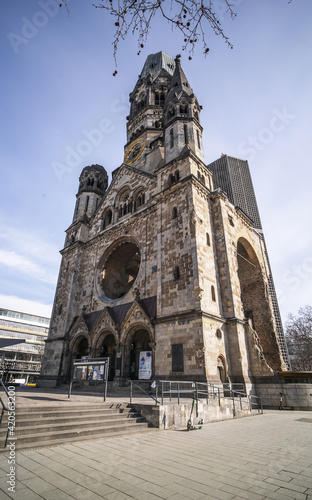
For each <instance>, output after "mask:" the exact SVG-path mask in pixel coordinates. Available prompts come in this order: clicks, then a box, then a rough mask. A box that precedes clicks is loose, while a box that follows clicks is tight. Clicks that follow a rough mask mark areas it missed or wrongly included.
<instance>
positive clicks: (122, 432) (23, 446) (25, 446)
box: [0, 425, 158, 456]
mask: <svg viewBox="0 0 312 500" xmlns="http://www.w3.org/2000/svg"><path fill="white" fill-rule="evenodd" d="M153 431H158V429H154V428H153V427H148V426H145V427H143V426H140V427H137V425H134V426H130V427H128V428H126V429H118V431H117V432H114V431H111V430H110V431H109V432H105V433H103V432H102V433H99V434H92V435H85V436H78V437H71V438H68V437H65V438H57V439H56V438H55V437H54V438H53V439H51V440H45V441H35V442H32V443H28V442H26V443H22V442H20V441H19V440H16V450H17V451H21V450H29V449H33V448H35V449H36V448H49V447H51V446H57V445H59V444H65V443H66V444H74V443H79V442H84V441H94V440H97V439H109V438H112V437H122V436H127V435H129V434H137V433H140V434H141V433H144V432H153ZM3 445H4V440H3V441H2V440H1V442H0V446H1V448H0V456H1V455H2V454H5V455H7V454H8V453H9V449H8V448H2V446H3Z"/></svg>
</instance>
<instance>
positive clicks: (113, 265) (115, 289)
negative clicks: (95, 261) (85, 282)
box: [98, 237, 141, 302]
mask: <svg viewBox="0 0 312 500" xmlns="http://www.w3.org/2000/svg"><path fill="white" fill-rule="evenodd" d="M140 265H141V252H140V247H139V245H138V244H137V243H136V241H135V240H134V239H132V238H127V237H126V238H120V239H119V240H118V241H116V242H114V243H113V244H112V245H111V246H110V247H109V248H108V249H107V251H106V252H105V253H104V255H103V257H102V258H101V260H100V262H99V266H98V269H99V271H98V272H99V285H100V287H99V291H100V298H101V300H103V301H105V302H110V301H112V300H118V299H121V298H122V297H124V296H125V295H126V294H127V293H128V292H129V290H130V289H131V288H132V286H133V284H134V282H135V280H136V278H137V275H138V273H139V270H140Z"/></svg>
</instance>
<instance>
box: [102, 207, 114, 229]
mask: <svg viewBox="0 0 312 500" xmlns="http://www.w3.org/2000/svg"><path fill="white" fill-rule="evenodd" d="M112 220H113V212H112V211H111V210H110V209H109V210H107V211H106V212H105V213H104V217H103V223H102V231H103V230H104V229H106V228H107V226H109V225H110V224H111V223H112Z"/></svg>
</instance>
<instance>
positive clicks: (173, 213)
mask: <svg viewBox="0 0 312 500" xmlns="http://www.w3.org/2000/svg"><path fill="white" fill-rule="evenodd" d="M177 217H178V209H177V207H173V209H172V218H173V219H176V218H177Z"/></svg>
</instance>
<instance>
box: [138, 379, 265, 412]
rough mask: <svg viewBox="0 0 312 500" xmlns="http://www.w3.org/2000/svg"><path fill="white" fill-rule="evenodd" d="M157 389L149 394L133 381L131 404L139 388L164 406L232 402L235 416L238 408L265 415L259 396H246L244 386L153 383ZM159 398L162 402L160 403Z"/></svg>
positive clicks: (171, 382) (173, 381)
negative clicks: (187, 400) (166, 403)
mask: <svg viewBox="0 0 312 500" xmlns="http://www.w3.org/2000/svg"><path fill="white" fill-rule="evenodd" d="M153 385H154V388H155V396H154V395H153V393H152V391H150V392H147V391H146V390H145V389H143V388H142V387H141V386H139V385H138V384H136V383H134V382H133V381H131V389H130V403H131V402H132V399H133V388H134V387H135V388H137V389H139V390H140V391H141V393H143V394H145V395H146V396H148V397H150V398H152V399H153V400H154V401H155V402H156V404H162V405H163V404H164V399H165V398H169V401H172V399H177V402H178V404H180V401H181V399H182V398H192V399H195V401H196V407H198V401H199V400H200V399H205V400H206V402H207V404H209V401H210V400H217V401H218V405H219V406H221V405H222V401H223V402H225V401H231V402H232V407H233V416H235V415H236V411H237V406H238V408H239V409H240V410H243V409H248V410H250V411H251V410H252V409H257V410H258V413H263V408H262V402H261V398H260V397H259V396H254V395H253V394H246V393H245V392H244V384H231V383H228V384H222V383H220V384H211V383H206V382H194V381H189V380H159V381H155V382H153V384H152V386H153ZM158 397H159V399H160V401H158Z"/></svg>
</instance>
